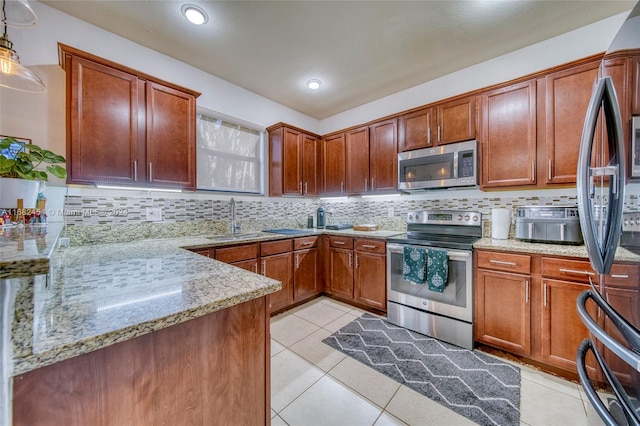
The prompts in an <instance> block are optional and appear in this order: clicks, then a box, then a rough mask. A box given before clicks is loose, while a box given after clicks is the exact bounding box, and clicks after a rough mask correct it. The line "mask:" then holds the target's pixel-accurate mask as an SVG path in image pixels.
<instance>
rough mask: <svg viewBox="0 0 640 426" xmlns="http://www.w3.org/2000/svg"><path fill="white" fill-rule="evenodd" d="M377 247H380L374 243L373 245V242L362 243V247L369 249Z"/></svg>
mask: <svg viewBox="0 0 640 426" xmlns="http://www.w3.org/2000/svg"><path fill="white" fill-rule="evenodd" d="M376 247H378V246H374V245H371V244H363V245H362V248H368V249H374V248H376Z"/></svg>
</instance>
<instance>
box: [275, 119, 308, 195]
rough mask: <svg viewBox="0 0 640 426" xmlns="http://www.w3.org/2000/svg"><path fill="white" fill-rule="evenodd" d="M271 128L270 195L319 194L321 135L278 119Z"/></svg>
mask: <svg viewBox="0 0 640 426" xmlns="http://www.w3.org/2000/svg"><path fill="white" fill-rule="evenodd" d="M267 131H268V132H269V159H270V162H271V164H270V167H269V195H270V196H272V197H277V196H282V195H287V196H307V195H308V196H316V195H318V194H319V188H318V187H319V176H318V174H319V171H320V162H319V158H320V145H319V143H318V139H319V137H318V136H316V135H313V134H311V133H306V132H304V131H302V130H300V129H296V128H294V127H291V126H286V125H284V124H283V123H278V124H276V125H273V126H271V127H269V128H268V129H267Z"/></svg>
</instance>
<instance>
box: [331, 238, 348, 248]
mask: <svg viewBox="0 0 640 426" xmlns="http://www.w3.org/2000/svg"><path fill="white" fill-rule="evenodd" d="M329 245H330V246H331V247H338V248H344V249H352V248H353V238H349V237H337V236H335V235H330V236H329Z"/></svg>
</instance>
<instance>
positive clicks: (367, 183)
mask: <svg viewBox="0 0 640 426" xmlns="http://www.w3.org/2000/svg"><path fill="white" fill-rule="evenodd" d="M368 189H369V179H366V178H365V180H364V192H367V190H368Z"/></svg>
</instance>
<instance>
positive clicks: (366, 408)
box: [271, 297, 593, 426]
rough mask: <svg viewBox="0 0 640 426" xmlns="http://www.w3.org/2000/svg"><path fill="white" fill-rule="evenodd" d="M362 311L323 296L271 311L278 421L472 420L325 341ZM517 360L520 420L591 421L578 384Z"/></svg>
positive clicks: (301, 425) (296, 425)
mask: <svg viewBox="0 0 640 426" xmlns="http://www.w3.org/2000/svg"><path fill="white" fill-rule="evenodd" d="M363 312H364V311H362V310H360V309H355V308H353V307H352V306H349V305H346V304H343V303H340V302H337V301H335V300H332V299H329V298H327V297H321V298H318V299H315V300H313V301H311V302H308V303H306V304H305V305H302V306H299V307H297V308H294V309H292V310H289V311H287V312H285V313H282V314H280V315H276V316H274V317H272V319H271V338H272V340H271V415H272V420H271V423H272V425H274V426H280V425H290V426H312V425H327V426H329V425H348V426H358V425H363V426H371V425H376V426H381V425H416V426H417V425H420V426H423V425H467V424H474V423H473V422H471V421H470V420H467V419H466V418H464V417H462V416H460V415H459V414H457V413H455V412H453V411H451V410H448V409H447V408H444V407H443V406H441V405H440V404H437V403H435V402H433V401H431V400H430V399H428V398H426V397H424V396H422V395H420V394H419V393H417V392H415V391H413V390H411V389H409V388H407V387H405V386H401V385H400V384H399V383H397V382H395V381H393V380H391V379H390V378H388V377H386V376H384V375H383V374H380V373H378V372H377V371H375V370H373V369H371V368H369V367H367V366H365V365H363V364H361V363H359V362H358V361H355V360H354V359H352V358H350V357H347V356H346V355H344V354H342V353H341V352H338V351H336V350H334V349H332V348H330V347H329V346H327V345H325V344H324V343H322V340H323V339H324V338H325V337H327V336H329V335H331V334H332V333H333V332H335V331H337V330H339V329H340V328H341V327H343V326H344V325H346V324H348V323H349V322H351V321H352V320H354V319H355V318H357V317H358V316H360V315H361V314H362V313H363ZM519 366H520V367H521V377H522V385H521V402H520V409H521V413H520V421H521V425H523V426H524V425H532V426H534V425H535V426H537V425H544V426H553V425H562V426H570V425H586V424H587V416H586V410H587V407H588V402H587V400H586V396H585V395H584V393H583V392H582V389H581V388H580V387H579V385H577V384H575V383H572V382H569V381H565V380H562V379H559V378H557V377H555V376H551V375H548V374H545V373H541V372H539V371H537V370H534V369H532V368H528V367H526V366H521V365H519ZM592 422H593V419H592V416H590V418H589V424H592Z"/></svg>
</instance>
